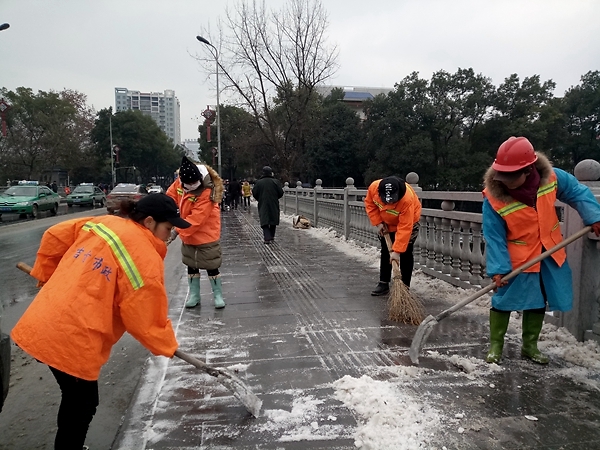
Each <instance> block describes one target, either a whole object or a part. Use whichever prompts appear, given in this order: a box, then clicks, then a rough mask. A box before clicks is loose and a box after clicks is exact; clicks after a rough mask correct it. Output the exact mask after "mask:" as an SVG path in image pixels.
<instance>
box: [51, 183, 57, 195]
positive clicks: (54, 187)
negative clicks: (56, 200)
mask: <svg viewBox="0 0 600 450" xmlns="http://www.w3.org/2000/svg"><path fill="white" fill-rule="evenodd" d="M50 189H52V192H54V193H57V192H58V185H57V184H56V181H53V182H52V184H51V185H50Z"/></svg>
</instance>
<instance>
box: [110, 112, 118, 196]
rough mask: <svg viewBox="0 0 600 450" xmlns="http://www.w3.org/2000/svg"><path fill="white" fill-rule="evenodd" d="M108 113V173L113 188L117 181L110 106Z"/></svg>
mask: <svg viewBox="0 0 600 450" xmlns="http://www.w3.org/2000/svg"><path fill="white" fill-rule="evenodd" d="M108 113H109V114H110V115H109V116H108V132H109V134H110V175H111V179H112V188H113V189H114V187H115V184H116V181H117V173H116V172H115V147H114V146H113V140H112V108H109V110H108Z"/></svg>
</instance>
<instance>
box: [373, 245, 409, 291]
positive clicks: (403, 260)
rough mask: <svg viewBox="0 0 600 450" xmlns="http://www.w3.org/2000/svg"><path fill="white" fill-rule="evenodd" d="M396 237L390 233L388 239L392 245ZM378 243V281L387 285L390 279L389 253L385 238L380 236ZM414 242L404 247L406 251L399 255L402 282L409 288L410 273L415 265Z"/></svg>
mask: <svg viewBox="0 0 600 450" xmlns="http://www.w3.org/2000/svg"><path fill="white" fill-rule="evenodd" d="M395 237H396V233H390V238H391V239H392V244H393V243H394V239H395ZM379 241H380V242H381V261H380V262H379V281H383V282H384V283H389V282H390V280H391V279H392V265H391V264H390V252H389V251H388V248H387V244H386V243H385V238H383V237H382V236H380V237H379ZM413 248H414V242H411V243H410V244H408V247H406V251H405V252H404V253H400V264H399V266H400V272H402V282H403V283H404V284H405V285H406V286H408V287H410V280H411V279H412V271H413V267H414V265H415V257H414V255H413Z"/></svg>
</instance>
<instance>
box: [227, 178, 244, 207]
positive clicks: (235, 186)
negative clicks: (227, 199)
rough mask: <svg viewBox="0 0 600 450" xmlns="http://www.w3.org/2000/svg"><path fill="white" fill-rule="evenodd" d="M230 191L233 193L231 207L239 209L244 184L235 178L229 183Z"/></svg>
mask: <svg viewBox="0 0 600 450" xmlns="http://www.w3.org/2000/svg"><path fill="white" fill-rule="evenodd" d="M229 192H230V194H231V207H232V208H233V209H238V205H239V204H240V196H241V195H242V185H241V184H240V182H239V181H238V180H237V178H234V179H233V181H232V182H231V183H229Z"/></svg>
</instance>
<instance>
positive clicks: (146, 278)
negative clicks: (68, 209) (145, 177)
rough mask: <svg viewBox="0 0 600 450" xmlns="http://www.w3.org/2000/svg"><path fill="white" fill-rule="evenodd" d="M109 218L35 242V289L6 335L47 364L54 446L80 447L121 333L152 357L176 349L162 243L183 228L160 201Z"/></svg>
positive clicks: (70, 224) (70, 225)
mask: <svg viewBox="0 0 600 450" xmlns="http://www.w3.org/2000/svg"><path fill="white" fill-rule="evenodd" d="M121 213H122V214H127V215H128V218H124V217H117V216H100V217H88V218H82V219H74V220H67V221H65V222H62V223H59V224H58V225H54V226H52V227H50V228H49V229H48V230H47V231H46V232H45V233H44V235H43V237H42V241H41V244H40V248H39V250H38V253H37V258H36V260H35V264H34V266H33V270H32V271H31V275H32V276H33V277H35V278H36V279H37V280H39V283H38V286H42V288H41V290H40V292H39V293H38V295H37V296H36V297H35V299H34V300H33V302H32V303H31V305H30V306H29V308H27V310H26V311H25V313H24V314H23V316H22V317H21V319H20V320H19V322H18V323H17V324H16V325H15V327H14V328H13V330H12V333H11V337H12V339H13V340H14V341H15V343H16V344H17V345H18V346H19V347H20V348H21V349H23V350H24V351H25V352H27V353H29V354H30V355H31V356H32V357H34V358H35V359H37V360H38V361H40V362H42V363H44V364H47V365H48V366H50V370H51V371H52V374H53V375H54V377H55V378H56V381H57V382H58V385H59V386H60V390H61V392H62V399H61V403H60V407H59V410H58V431H57V433H56V439H55V443H54V448H55V449H57V450H64V449H67V450H70V449H77V450H81V449H82V448H83V446H84V443H85V437H86V434H87V430H88V427H89V424H90V422H91V421H92V418H93V417H94V414H95V413H96V407H97V406H98V403H99V398H98V376H99V374H100V369H101V368H102V366H103V365H104V363H105V362H106V361H107V360H108V358H109V356H110V351H111V348H112V346H113V345H114V344H115V343H116V342H117V341H118V340H119V339H120V338H121V336H122V335H123V333H124V332H125V331H127V332H129V333H130V334H131V335H132V336H133V337H134V338H136V339H137V340H138V341H139V342H140V343H141V344H142V345H143V346H144V347H146V348H147V349H148V350H150V351H151V352H152V353H153V354H155V355H162V356H166V357H169V358H171V357H172V356H173V354H174V353H175V350H177V347H178V344H177V340H176V339H175V334H174V332H173V328H172V326H171V321H170V320H169V319H168V318H167V309H168V300H167V293H166V290H165V285H164V263H163V259H164V257H165V255H166V252H167V247H166V245H165V242H164V241H166V240H167V239H168V237H169V235H170V233H171V228H172V227H173V226H177V227H179V228H182V229H184V228H186V227H188V226H189V224H188V223H187V222H186V221H184V220H183V219H181V218H180V217H179V213H178V210H177V205H176V204H175V202H173V200H172V199H171V198H169V197H167V196H166V195H165V194H151V195H148V196H147V197H145V198H143V199H141V200H140V201H139V202H137V203H133V202H131V201H124V202H122V203H121Z"/></svg>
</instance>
